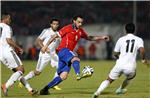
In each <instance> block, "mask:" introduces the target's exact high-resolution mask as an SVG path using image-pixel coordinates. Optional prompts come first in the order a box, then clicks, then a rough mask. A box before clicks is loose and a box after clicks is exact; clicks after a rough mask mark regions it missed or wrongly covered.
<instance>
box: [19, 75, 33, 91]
mask: <svg viewBox="0 0 150 98" xmlns="http://www.w3.org/2000/svg"><path fill="white" fill-rule="evenodd" d="M20 82H21V83H22V84H23V85H24V86H25V88H26V89H27V90H28V91H32V90H33V89H32V88H31V86H30V84H29V83H28V82H27V81H26V80H25V78H24V77H20Z"/></svg>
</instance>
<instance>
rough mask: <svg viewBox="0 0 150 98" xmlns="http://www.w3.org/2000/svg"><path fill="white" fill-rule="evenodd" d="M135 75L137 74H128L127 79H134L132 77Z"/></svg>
mask: <svg viewBox="0 0 150 98" xmlns="http://www.w3.org/2000/svg"><path fill="white" fill-rule="evenodd" d="M135 76H136V74H133V75H128V76H127V80H132V79H134V78H135Z"/></svg>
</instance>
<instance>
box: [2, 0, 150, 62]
mask: <svg viewBox="0 0 150 98" xmlns="http://www.w3.org/2000/svg"><path fill="white" fill-rule="evenodd" d="M6 12H7V13H10V14H11V15H12V24H11V26H12V29H13V32H14V38H15V40H16V41H17V42H18V43H19V44H20V46H22V47H23V48H24V50H25V53H24V55H21V58H22V59H32V60H37V58H38V53H39V51H40V48H39V47H38V46H37V45H36V43H35V39H36V38H37V36H38V35H39V34H40V33H41V32H42V30H43V29H44V28H48V27H49V21H50V19H51V18H54V17H55V18H58V19H59V20H60V28H61V27H63V26H65V25H67V24H70V23H71V19H72V17H73V16H74V15H75V14H83V15H84V29H85V30H86V31H87V32H88V33H89V34H91V35H109V36H110V38H111V40H110V41H109V42H103V41H101V42H87V41H86V40H83V39H82V40H80V42H79V44H78V46H77V48H76V49H75V51H76V52H78V54H79V56H80V58H81V59H90V60H96V59H112V51H113V48H114V45H115V42H116V40H117V39H118V38H119V37H120V36H122V35H124V25H125V24H126V23H128V22H133V21H134V22H135V23H136V25H137V31H136V34H137V35H138V36H139V37H142V38H143V39H144V41H145V47H146V52H147V57H148V58H149V55H150V52H149V49H150V45H149V41H150V29H149V27H150V2H149V1H134V2H133V1H122V2H119V1H70V2H69V1H1V13H6Z"/></svg>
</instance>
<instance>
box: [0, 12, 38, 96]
mask: <svg viewBox="0 0 150 98" xmlns="http://www.w3.org/2000/svg"><path fill="white" fill-rule="evenodd" d="M1 18H2V19H1V23H0V62H1V63H3V64H4V65H6V67H8V68H10V69H11V70H12V71H13V72H14V73H13V74H12V75H11V77H10V78H9V79H8V80H7V82H6V83H5V84H2V86H1V88H2V91H3V93H4V95H5V96H7V92H8V88H9V87H10V86H12V85H13V84H14V83H15V81H16V80H19V81H20V82H21V83H22V84H23V85H24V86H25V87H26V88H27V90H28V91H29V93H30V94H32V95H33V94H36V93H37V91H36V90H33V89H32V88H31V87H30V85H29V84H28V83H27V81H25V79H24V78H23V77H22V74H23V73H24V67H23V64H22V62H21V60H20V58H19V57H18V56H17V54H16V52H15V49H16V50H17V52H18V53H20V54H22V53H23V50H22V49H21V48H20V47H19V46H18V45H17V44H16V43H15V41H14V40H13V39H12V33H13V32H12V28H11V27H10V26H9V25H10V23H11V16H10V15H9V14H4V15H2V17H1Z"/></svg>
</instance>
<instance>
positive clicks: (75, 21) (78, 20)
mask: <svg viewBox="0 0 150 98" xmlns="http://www.w3.org/2000/svg"><path fill="white" fill-rule="evenodd" d="M74 24H75V25H76V27H77V28H80V27H81V26H82V24H83V19H82V18H80V17H78V18H77V20H74Z"/></svg>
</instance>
